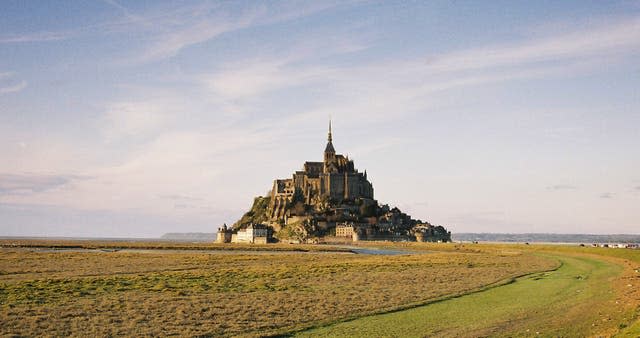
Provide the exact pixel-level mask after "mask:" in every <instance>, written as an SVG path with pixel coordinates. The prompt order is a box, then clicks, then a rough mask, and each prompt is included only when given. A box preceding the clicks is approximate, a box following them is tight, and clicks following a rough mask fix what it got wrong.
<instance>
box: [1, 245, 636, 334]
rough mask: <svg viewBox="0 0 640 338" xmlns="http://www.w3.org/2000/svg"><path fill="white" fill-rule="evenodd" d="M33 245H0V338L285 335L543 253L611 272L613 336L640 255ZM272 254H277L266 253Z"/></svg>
mask: <svg viewBox="0 0 640 338" xmlns="http://www.w3.org/2000/svg"><path fill="white" fill-rule="evenodd" d="M44 242H45V243H43V242H42V241H40V242H38V243H31V244H37V245H32V246H29V245H28V244H29V243H22V244H24V245H14V246H10V245H8V243H6V242H2V243H1V244H3V246H4V247H3V248H2V249H0V250H1V254H0V334H1V335H3V336H4V335H17V336H42V335H53V336H113V335H123V336H141V335H153V336H166V335H178V336H264V335H278V334H280V335H282V334H285V335H286V334H289V333H294V332H304V330H307V329H310V328H321V327H324V326H327V325H331V324H333V323H338V322H344V321H346V320H351V319H357V318H367V316H370V315H376V314H381V313H401V312H402V311H411V309H414V308H416V309H417V308H419V307H420V306H423V305H425V304H429V303H432V302H434V301H442V300H444V299H451V298H455V297H457V296H461V295H465V294H469V293H474V292H476V294H482V292H478V291H480V290H485V289H494V290H498V289H500V288H502V286H499V285H506V284H509V283H510V282H512V281H514V280H515V279H516V278H518V277H520V276H526V275H530V274H534V273H543V272H550V271H555V270H556V269H557V268H558V267H560V266H561V264H560V261H561V260H560V259H558V258H557V257H552V256H549V254H548V252H550V251H553V250H555V251H553V252H555V254H556V255H576V254H578V255H588V256H590V257H591V256H594V257H599V259H607V260H608V261H610V262H612V263H611V264H616V266H619V268H618V269H612V270H611V272H610V275H611V276H609V275H607V276H608V277H607V278H606V279H604V280H605V281H606V283H607V284H606V285H607V287H606V292H609V293H610V295H611V297H613V298H606V300H605V301H607V302H609V301H610V300H611V299H614V300H615V301H619V303H617V305H612V308H613V309H615V310H616V311H618V310H620V311H622V312H621V313H624V316H625V317H623V316H614V317H611V316H610V317H609V318H612V319H610V320H609V321H607V322H603V324H602V325H601V326H599V327H598V328H599V329H602V332H605V333H607V334H612V333H613V332H617V330H622V331H624V330H627V331H628V330H629V329H631V328H633V327H634V325H635V324H634V323H636V322H635V321H634V320H635V317H633V316H634V311H637V306H638V301H637V300H638V299H636V298H637V297H638V294H637V292H636V293H634V292H629V291H630V289H633V290H636V291H637V286H636V287H635V288H633V287H631V288H630V287H628V286H626V285H629V284H630V283H636V282H637V280H638V278H637V276H636V275H634V274H637V272H635V271H634V269H636V268H638V265H639V264H640V263H639V262H640V260H638V258H640V256H639V255H636V256H633V257H622V256H624V254H625V253H626V252H630V253H634V252H635V251H634V250H626V251H625V250H623V249H620V250H615V249H610V250H609V251H608V252H607V251H604V249H603V250H600V251H597V250H584V252H579V251H580V249H579V248H565V247H550V246H524V245H473V244H442V243H440V244H419V243H395V244H389V243H371V244H366V245H364V244H363V246H366V247H370V246H374V247H377V248H383V249H388V250H394V251H401V252H402V251H406V254H400V255H368V254H349V253H346V252H347V251H345V250H344V248H339V247H326V246H313V245H309V246H304V245H302V246H290V247H287V246H272V247H269V246H266V248H261V249H260V250H262V251H259V252H252V250H256V249H257V248H258V247H257V246H251V245H233V246H231V245H228V246H226V247H225V248H228V249H230V250H238V251H235V252H234V254H229V253H228V252H225V253H217V252H200V251H197V250H202V249H203V248H202V244H198V245H195V244H194V245H192V246H189V245H190V244H187V243H182V244H180V246H181V247H180V248H176V247H175V246H174V245H167V248H168V249H169V250H166V251H162V250H157V251H156V250H151V251H146V252H136V251H135V250H131V251H128V250H126V245H122V243H119V244H118V247H117V250H112V251H109V250H111V249H113V248H114V247H113V246H105V245H104V243H102V244H101V243H90V242H83V243H81V245H80V246H79V247H82V248H90V249H105V248H107V249H109V250H106V251H102V250H93V251H79V250H78V251H68V250H42V249H46V248H47V246H46V241H44ZM14 244H15V243H14ZM75 244H78V243H75ZM57 245H58V246H57V248H58V249H60V248H61V244H60V243H57ZM72 246H74V243H65V245H64V247H65V248H67V249H68V248H69V247H72ZM156 246H157V245H156ZM205 246H207V248H210V247H211V246H213V247H215V245H205ZM50 247H52V248H56V245H52V246H50ZM140 247H141V245H137V246H135V247H134V249H135V248H138V249H139V248H140ZM123 249H124V250H123ZM156 249H157V248H156ZM218 249H219V248H218ZM272 249H273V250H277V252H269V251H268V250H272ZM325 249H326V250H325ZM265 250H267V251H265ZM565 251H566V252H565ZM599 253H611V254H610V255H609V256H616V255H617V256H620V257H616V258H609V257H605V256H602V255H599ZM576 280H577V279H576ZM516 283H517V282H516ZM625 283H626V284H625ZM634 297H635V298H634ZM634 299H635V301H634ZM595 301H596V302H597V301H598V300H597V299H596V300H595ZM607 304H609V303H607ZM597 308H598V309H601V307H597ZM604 308H605V309H606V307H604ZM461 315H464V312H461ZM635 316H637V313H635ZM469 318H472V317H469ZM500 332H501V331H496V332H494V334H495V335H499V333H500ZM504 332H505V333H506V332H508V331H504Z"/></svg>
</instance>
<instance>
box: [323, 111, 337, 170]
mask: <svg viewBox="0 0 640 338" xmlns="http://www.w3.org/2000/svg"><path fill="white" fill-rule="evenodd" d="M332 141H333V135H332V134H331V120H329V134H328V135H327V146H326V147H325V148H324V158H325V161H326V159H327V154H330V155H331V156H329V157H333V155H335V153H336V150H335V149H334V148H333V143H332Z"/></svg>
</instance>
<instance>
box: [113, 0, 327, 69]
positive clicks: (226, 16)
mask: <svg viewBox="0 0 640 338" xmlns="http://www.w3.org/2000/svg"><path fill="white" fill-rule="evenodd" d="M108 3H110V4H111V5H112V6H114V7H116V8H118V9H119V10H120V11H121V12H122V13H123V15H124V16H125V18H126V20H125V21H124V22H122V23H120V24H118V25H116V26H119V27H120V29H124V30H125V31H126V29H127V28H126V27H127V26H128V25H130V24H131V23H134V24H139V25H141V26H143V27H145V28H146V29H147V30H148V31H149V33H150V34H151V35H152V37H151V38H149V39H147V40H148V41H149V42H148V43H146V44H145V46H144V47H143V48H142V49H141V50H140V51H139V52H138V53H137V54H136V55H134V56H133V57H132V58H131V59H130V61H133V62H134V63H146V62H152V61H158V60H163V59H167V58H171V57H174V56H176V55H178V54H179V53H180V52H181V51H182V50H184V49H185V48H188V47H190V46H193V45H197V44H200V43H203V42H206V41H209V40H211V39H214V38H216V37H218V36H220V35H222V34H225V33H229V32H233V31H237V30H241V29H245V28H248V27H255V26H263V25H271V24H276V23H280V22H284V21H288V20H293V19H297V18H300V17H304V16H308V15H312V14H315V13H318V12H320V11H324V10H327V9H330V8H333V7H336V6H338V5H339V3H337V2H336V3H334V2H332V1H323V2H316V3H307V4H304V5H302V4H300V3H297V2H282V3H279V4H277V5H273V4H272V5H269V6H267V5H259V6H246V5H243V4H241V3H233V2H231V3H226V4H216V5H210V4H205V5H198V6H192V7H185V6H181V7H180V8H177V9H168V10H166V12H164V13H160V14H158V13H146V14H133V13H131V11H129V10H128V9H127V8H126V7H124V6H122V5H121V4H119V3H117V2H115V1H108Z"/></svg>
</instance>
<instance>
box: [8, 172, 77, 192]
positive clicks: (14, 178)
mask: <svg viewBox="0 0 640 338" xmlns="http://www.w3.org/2000/svg"><path fill="white" fill-rule="evenodd" d="M87 178H89V177H87V176H79V175H51V174H0V195H29V194H34V193H38V192H44V191H49V190H54V189H58V188H61V187H63V186H66V185H69V184H71V183H73V182H74V181H78V180H84V179H87Z"/></svg>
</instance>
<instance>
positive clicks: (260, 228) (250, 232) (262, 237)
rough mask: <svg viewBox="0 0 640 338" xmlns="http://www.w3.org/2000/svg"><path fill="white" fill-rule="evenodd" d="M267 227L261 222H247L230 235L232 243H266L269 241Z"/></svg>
mask: <svg viewBox="0 0 640 338" xmlns="http://www.w3.org/2000/svg"><path fill="white" fill-rule="evenodd" d="M269 237H270V233H269V228H268V227H267V226H265V225H263V224H253V223H252V224H249V225H247V226H244V227H242V228H240V229H239V230H238V233H236V234H233V235H232V237H231V242H232V243H252V244H267V243H268V242H269Z"/></svg>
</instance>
